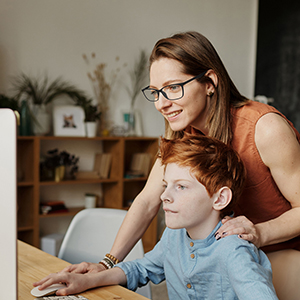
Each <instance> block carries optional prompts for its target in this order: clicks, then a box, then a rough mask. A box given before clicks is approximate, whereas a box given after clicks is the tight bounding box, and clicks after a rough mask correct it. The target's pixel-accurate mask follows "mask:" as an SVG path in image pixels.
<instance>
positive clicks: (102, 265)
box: [99, 260, 109, 270]
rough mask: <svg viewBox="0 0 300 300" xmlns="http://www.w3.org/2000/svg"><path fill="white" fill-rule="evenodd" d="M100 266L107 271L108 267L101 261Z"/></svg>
mask: <svg viewBox="0 0 300 300" xmlns="http://www.w3.org/2000/svg"><path fill="white" fill-rule="evenodd" d="M99 264H100V265H102V266H103V267H104V268H105V269H106V270H107V269H109V267H108V266H107V265H106V264H105V263H104V262H103V261H102V260H101V261H100V262H99Z"/></svg>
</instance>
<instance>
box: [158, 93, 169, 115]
mask: <svg viewBox="0 0 300 300" xmlns="http://www.w3.org/2000/svg"><path fill="white" fill-rule="evenodd" d="M170 106H172V101H171V100H169V99H167V98H165V96H164V95H163V94H162V93H159V97H158V100H157V101H156V102H155V108H156V109H157V110H158V111H161V110H163V109H166V108H167V107H170Z"/></svg>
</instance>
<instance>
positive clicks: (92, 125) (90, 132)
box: [85, 122, 98, 137]
mask: <svg viewBox="0 0 300 300" xmlns="http://www.w3.org/2000/svg"><path fill="white" fill-rule="evenodd" d="M97 129H98V123H97V122H85V132H86V136H87V137H95V136H97Z"/></svg>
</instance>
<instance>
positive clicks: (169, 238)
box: [115, 222, 278, 300]
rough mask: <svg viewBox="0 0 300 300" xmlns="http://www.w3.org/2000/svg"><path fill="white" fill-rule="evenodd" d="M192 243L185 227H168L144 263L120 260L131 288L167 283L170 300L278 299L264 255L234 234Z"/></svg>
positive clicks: (147, 254) (210, 237) (119, 265)
mask: <svg viewBox="0 0 300 300" xmlns="http://www.w3.org/2000/svg"><path fill="white" fill-rule="evenodd" d="M221 225H222V224H221V222H219V224H218V225H217V226H216V228H215V229H214V230H213V231H212V232H211V234H210V235H209V236H208V237H207V238H206V239H204V240H192V239H191V238H189V236H188V234H187V232H186V230H185V229H176V230H174V229H169V228H166V230H165V231H164V234H163V236H162V238H161V240H160V241H159V242H158V243H157V245H156V246H155V248H154V249H153V250H152V251H150V252H148V253H146V254H145V257H144V258H142V259H138V260H134V261H131V262H122V263H120V264H118V265H116V266H115V267H119V268H121V269H122V270H123V271H124V272H125V274H126V277H127V287H128V288H129V289H131V290H135V289H136V288H137V287H138V286H142V285H145V284H146V283H147V282H148V281H149V280H151V281H152V282H153V283H155V284H158V283H160V282H161V281H163V280H165V279H166V283H167V288H168V295H169V299H170V300H171V299H172V300H173V299H209V300H219V299H220V300H221V299H222V300H235V299H245V300H248V299H251V300H269V299H272V300H274V299H277V300H278V298H277V296H276V293H275V290H274V287H273V284H272V270H271V264H270V262H269V260H268V258H267V256H266V255H265V253H264V252H262V251H261V250H259V249H257V248H256V247H255V246H254V245H253V244H251V243H249V242H247V241H244V240H241V239H239V238H238V237H237V236H236V235H234V236H228V237H225V238H223V239H220V240H218V241H217V240H216V239H215V237H214V233H215V232H216V231H217V230H218V228H220V227H221Z"/></svg>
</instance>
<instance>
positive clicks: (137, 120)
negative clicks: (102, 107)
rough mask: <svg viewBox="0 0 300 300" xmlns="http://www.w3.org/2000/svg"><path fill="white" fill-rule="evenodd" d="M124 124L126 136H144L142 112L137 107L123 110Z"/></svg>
mask: <svg viewBox="0 0 300 300" xmlns="http://www.w3.org/2000/svg"><path fill="white" fill-rule="evenodd" d="M123 124H124V129H125V135H126V136H142V135H143V128H142V120H141V114H140V112H139V111H138V110H136V109H131V110H128V111H123Z"/></svg>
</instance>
